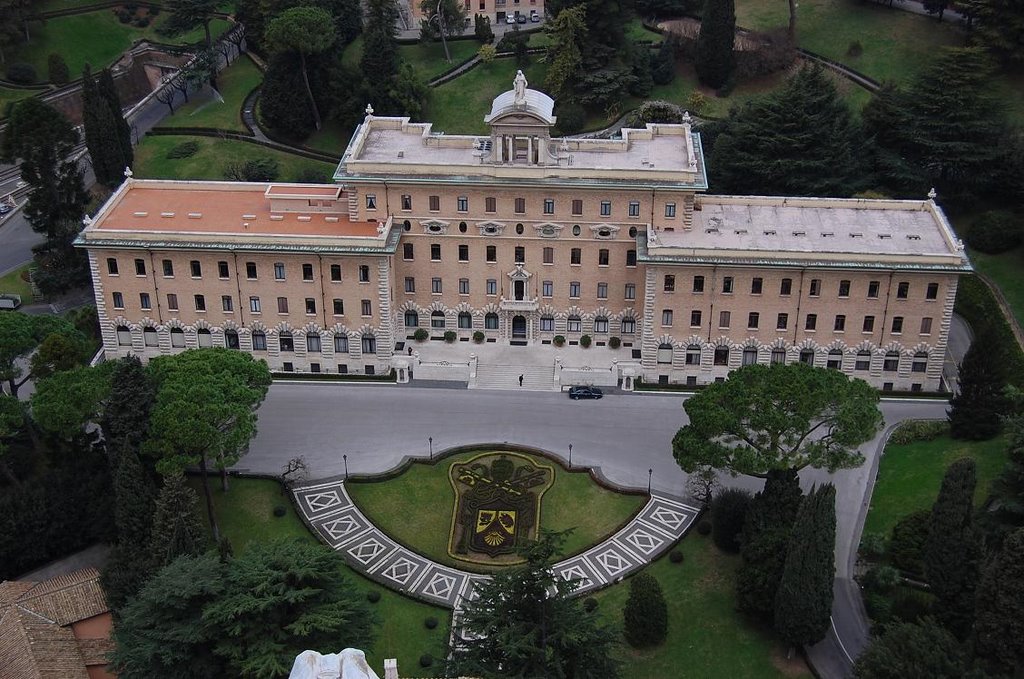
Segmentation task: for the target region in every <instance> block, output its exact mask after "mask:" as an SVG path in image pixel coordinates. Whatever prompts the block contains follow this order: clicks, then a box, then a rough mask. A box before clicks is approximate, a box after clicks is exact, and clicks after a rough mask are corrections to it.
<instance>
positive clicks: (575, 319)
mask: <svg viewBox="0 0 1024 679" xmlns="http://www.w3.org/2000/svg"><path fill="white" fill-rule="evenodd" d="M565 329H566V331H567V332H581V331H582V329H583V322H582V321H581V320H580V317H579V316H569V319H568V320H567V321H566V322H565Z"/></svg>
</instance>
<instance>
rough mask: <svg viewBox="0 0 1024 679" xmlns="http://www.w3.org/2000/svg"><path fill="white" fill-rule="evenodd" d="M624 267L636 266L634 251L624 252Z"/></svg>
mask: <svg viewBox="0 0 1024 679" xmlns="http://www.w3.org/2000/svg"><path fill="white" fill-rule="evenodd" d="M626 266H636V250H626Z"/></svg>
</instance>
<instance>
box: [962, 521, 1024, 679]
mask: <svg viewBox="0 0 1024 679" xmlns="http://www.w3.org/2000/svg"><path fill="white" fill-rule="evenodd" d="M975 611H976V619H975V622H974V638H973V641H974V653H975V655H976V656H977V657H978V659H979V660H980V661H981V663H982V664H983V665H984V666H985V667H986V668H987V669H988V670H989V672H990V673H992V674H993V675H996V676H1008V677H1009V676H1013V673H1014V672H1020V671H1021V670H1022V669H1024V528H1018V529H1017V530H1015V531H1014V532H1012V533H1010V535H1009V536H1007V538H1006V540H1005V541H1004V542H1003V547H1002V549H1001V550H1000V551H999V553H998V554H996V556H995V558H994V559H992V561H991V562H990V563H989V564H988V566H987V567H986V568H985V573H984V575H983V576H982V578H981V582H980V583H979V584H978V591H977V598H976V601H975Z"/></svg>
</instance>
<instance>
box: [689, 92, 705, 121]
mask: <svg viewBox="0 0 1024 679" xmlns="http://www.w3.org/2000/svg"><path fill="white" fill-rule="evenodd" d="M707 105H708V98H707V97H706V96H704V93H703V92H701V91H700V90H694V91H693V92H690V96H689V97H687V98H686V108H687V109H688V110H690V111H693V112H694V113H696V114H698V115H700V113H701V112H702V111H703V110H704V109H705V108H707Z"/></svg>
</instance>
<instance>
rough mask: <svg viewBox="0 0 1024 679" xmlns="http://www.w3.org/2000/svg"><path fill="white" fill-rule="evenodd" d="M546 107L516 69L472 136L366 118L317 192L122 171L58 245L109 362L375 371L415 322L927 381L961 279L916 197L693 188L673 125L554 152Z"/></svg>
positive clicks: (678, 379) (522, 340) (681, 364)
mask: <svg viewBox="0 0 1024 679" xmlns="http://www.w3.org/2000/svg"><path fill="white" fill-rule="evenodd" d="M552 109H553V102H552V100H551V99H550V98H549V97H548V96H546V95H545V94H543V93H541V92H538V91H535V90H530V89H527V88H526V82H525V79H523V78H522V75H521V74H520V75H519V76H518V77H517V80H516V83H515V85H514V89H513V90H510V91H508V92H505V93H503V94H501V95H500V96H498V97H497V98H496V99H495V100H494V102H493V106H492V109H491V112H490V114H489V115H488V116H487V117H486V122H487V123H488V125H489V126H490V135H489V136H481V137H476V136H462V135H448V134H441V133H435V132H434V131H433V130H432V127H431V124H430V123H413V122H410V121H409V120H408V119H407V118H386V117H376V116H374V115H373V114H372V110H369V109H368V113H367V116H366V119H365V120H364V122H363V123H362V124H361V125H359V126H358V128H357V129H356V132H355V135H354V136H353V138H352V140H351V142H350V144H349V146H348V148H347V149H346V151H345V154H344V156H343V157H342V159H341V163H340V164H339V166H338V169H337V171H336V173H335V180H336V182H337V183H336V185H294V184H276V183H275V184H269V185H267V184H244V183H228V182H209V181H203V182H191V181H159V180H135V179H132V178H131V177H130V176H129V177H128V179H127V180H126V181H125V183H124V184H123V185H122V186H121V187H120V188H119V189H118V190H117V191H116V192H115V193H114V195H113V196H112V197H111V198H110V200H109V201H108V202H107V203H106V204H105V205H104V206H103V207H102V209H101V210H100V211H99V212H98V213H97V215H96V216H95V219H93V220H92V221H88V222H87V226H86V228H85V229H84V231H83V232H82V234H81V236H80V238H79V244H80V245H81V246H82V247H84V248H86V249H87V250H88V255H89V260H90V263H91V267H92V276H93V284H94V286H95V292H96V302H97V306H98V309H99V317H100V322H101V325H102V328H103V339H104V348H105V350H106V352H107V355H108V356H120V355H125V354H128V353H134V354H138V355H142V356H144V357H149V356H155V355H159V354H166V353H171V352H175V351H179V350H181V349H184V348H187V347H196V346H199V347H202V346H227V347H230V348H237V349H240V350H242V351H249V352H252V353H254V354H255V355H257V356H260V357H262V358H265V359H266V360H267V361H268V362H269V364H270V365H271V367H272V369H275V370H284V371H291V370H294V371H312V372H348V373H380V372H382V371H386V370H389V369H391V368H392V367H395V366H396V365H400V361H401V360H402V357H400V356H398V355H396V353H395V352H396V343H398V342H405V341H407V339H408V338H411V336H412V334H413V333H414V332H415V331H416V330H417V329H419V328H425V329H427V330H428V331H429V332H430V333H431V335H432V336H433V337H435V338H440V337H442V336H443V335H444V333H445V332H446V331H452V332H455V333H457V336H458V340H460V341H461V342H466V344H457V345H456V346H459V347H463V348H465V351H466V353H467V355H468V354H469V353H470V352H471V351H473V348H474V347H475V346H477V345H476V344H475V341H480V340H481V337H480V334H482V337H483V340H482V341H483V342H485V343H502V344H506V345H508V344H512V345H523V346H525V347H526V348H525V349H523V351H530V349H529V347H531V346H538V345H544V344H551V343H553V342H556V337H557V336H561V337H562V338H564V340H565V342H566V343H567V344H568V345H570V346H571V345H578V344H579V343H580V340H581V338H582V337H583V336H584V335H589V336H590V338H591V339H592V341H593V343H594V345H595V347H594V348H593V349H591V351H610V349H608V348H601V347H608V346H615V345H616V344H620V343H621V348H620V349H619V354H620V355H621V356H622V357H623V359H630V358H632V359H633V360H635V363H634V364H633V365H634V368H635V372H630V373H629V374H630V375H634V374H636V375H642V376H643V378H644V379H645V380H647V381H654V382H657V381H661V382H669V383H682V384H704V383H708V382H711V381H714V380H715V379H720V378H722V377H724V376H725V375H726V374H727V373H728V371H729V370H731V369H734V368H736V367H739V366H741V365H746V364H749V363H755V362H757V363H769V362H794V361H803V362H806V363H810V364H813V365H816V366H822V367H830V368H835V369H838V370H842V371H844V372H847V373H849V374H850V375H854V376H856V377H861V378H863V379H865V380H867V381H868V382H869V383H871V384H873V385H875V386H876V387H878V388H880V389H885V390H907V391H930V390H936V389H938V388H940V381H941V375H942V367H943V362H944V358H945V353H946V342H947V337H948V333H949V327H950V318H951V315H952V311H953V301H954V298H955V296H956V289H957V277H958V276H959V275H960V274H962V273H964V272H966V271H969V270H970V265H969V262H968V260H967V257H966V255H965V252H964V248H963V245H962V244H961V243H960V242H959V241H958V240H957V239H956V238H955V236H954V234H953V232H952V230H951V229H950V226H949V223H948V222H947V220H946V218H945V216H944V215H943V213H942V210H941V209H940V208H939V207H937V206H936V204H935V202H934V200H932V199H931V198H929V199H926V200H913V201H897V200H875V199H831V198H768V197H757V196H715V195H706V194H705V193H703V192H704V191H705V189H706V188H707V178H706V168H705V165H704V157H703V154H702V151H701V141H700V135H699V134H698V133H696V132H694V131H693V130H692V129H691V125H690V122H689V121H688V120H687V121H684V122H683V123H682V124H675V125H667V124H649V125H647V126H646V127H645V128H644V129H626V130H623V131H622V135H621V139H576V138H561V139H559V138H553V137H551V128H552V126H553V125H554V123H555V117H554V116H553V114H552ZM474 335H476V340H474ZM613 338H617V340H613ZM584 343H585V340H584ZM621 377H622V376H621V375H620V379H621Z"/></svg>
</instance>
